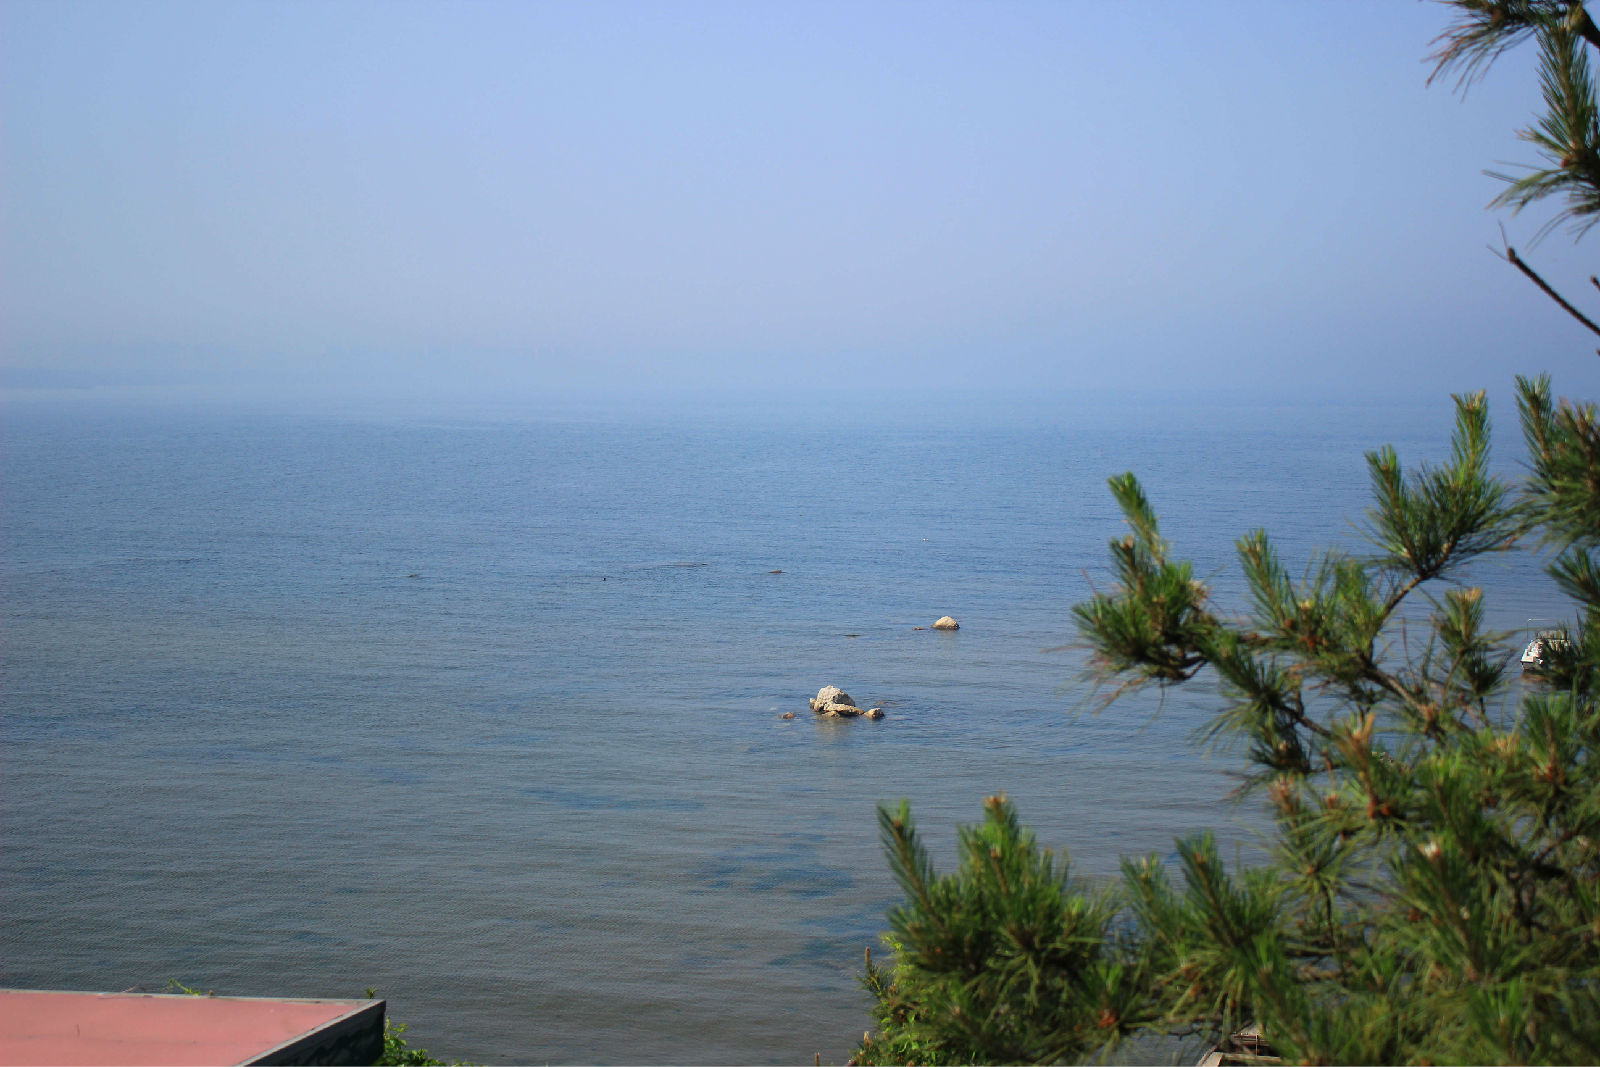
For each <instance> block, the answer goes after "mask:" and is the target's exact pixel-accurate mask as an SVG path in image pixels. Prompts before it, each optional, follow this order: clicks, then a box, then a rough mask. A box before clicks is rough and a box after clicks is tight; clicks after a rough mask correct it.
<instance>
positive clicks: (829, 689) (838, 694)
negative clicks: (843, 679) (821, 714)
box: [811, 685, 856, 711]
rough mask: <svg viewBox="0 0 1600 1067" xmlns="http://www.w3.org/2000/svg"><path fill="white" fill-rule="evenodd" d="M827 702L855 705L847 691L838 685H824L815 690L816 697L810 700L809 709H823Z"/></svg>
mask: <svg viewBox="0 0 1600 1067" xmlns="http://www.w3.org/2000/svg"><path fill="white" fill-rule="evenodd" d="M828 704H848V705H849V706H850V707H855V705H856V702H855V701H854V700H851V699H850V694H849V693H846V692H845V691H844V690H843V689H840V688H839V687H838V686H836V685H825V686H823V687H822V688H821V689H819V690H817V695H816V697H815V698H813V699H812V701H811V710H812V711H823V710H825V707H826V705H828Z"/></svg>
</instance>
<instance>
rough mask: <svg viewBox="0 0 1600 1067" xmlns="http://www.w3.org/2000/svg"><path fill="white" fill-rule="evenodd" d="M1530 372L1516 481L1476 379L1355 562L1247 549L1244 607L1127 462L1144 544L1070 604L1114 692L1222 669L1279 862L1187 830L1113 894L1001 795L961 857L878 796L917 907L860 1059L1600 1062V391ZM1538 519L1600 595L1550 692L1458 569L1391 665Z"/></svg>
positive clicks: (1117, 545)
mask: <svg viewBox="0 0 1600 1067" xmlns="http://www.w3.org/2000/svg"><path fill="white" fill-rule="evenodd" d="M1521 391H1522V401H1521V402H1522V409H1523V424H1524V430H1525V433H1526V436H1527V439H1528V442H1529V447H1530V450H1531V451H1532V453H1533V458H1532V462H1531V463H1530V469H1531V472H1532V473H1531V475H1530V478H1529V481H1528V484H1527V485H1526V486H1525V487H1524V488H1523V491H1522V493H1521V494H1520V496H1517V495H1514V494H1513V493H1512V491H1511V487H1510V486H1507V485H1505V484H1504V483H1502V482H1501V481H1499V480H1498V479H1496V478H1494V477H1493V476H1491V475H1490V474H1489V473H1488V421H1487V415H1486V412H1485V409H1484V404H1483V398H1482V397H1481V396H1471V397H1463V398H1458V399H1457V407H1456V434H1455V444H1454V448H1453V450H1452V454H1451V456H1450V458H1449V460H1448V461H1447V462H1446V463H1444V464H1442V465H1440V466H1438V467H1427V466H1424V467H1421V468H1419V469H1418V470H1416V471H1414V472H1411V473H1409V474H1407V473H1405V472H1403V471H1402V469H1401V466H1400V463H1399V461H1398V459H1397V458H1396V457H1395V456H1394V453H1393V452H1392V450H1388V449H1384V450H1381V451H1379V452H1376V453H1373V454H1372V455H1371V456H1370V457H1369V465H1370V467H1371V470H1372V476H1373V501H1374V506H1373V510H1372V512H1371V513H1370V515H1369V531H1370V534H1371V539H1372V541H1373V542H1374V545H1375V547H1376V552H1375V553H1374V554H1373V555H1372V556H1371V557H1370V558H1368V559H1364V560H1356V559H1351V558H1347V557H1344V556H1341V555H1338V554H1332V553H1330V554H1328V555H1325V556H1324V558H1323V559H1322V560H1321V561H1320V563H1319V564H1318V565H1317V566H1315V567H1313V568H1312V569H1311V571H1310V573H1309V577H1308V578H1306V579H1305V580H1303V581H1299V582H1295V581H1293V580H1291V579H1290V577H1289V574H1288V570H1287V569H1286V567H1285V566H1284V565H1283V563H1282V562H1281V561H1280V560H1279V558H1278V556H1277V554H1276V552H1275V550H1274V549H1273V547H1272V544H1271V542H1270V540H1269V538H1268V537H1267V535H1266V534H1264V533H1261V532H1256V533H1252V534H1249V535H1247V536H1245V537H1244V538H1242V539H1241V540H1240V542H1239V544H1238V554H1239V559H1240V563H1241V565H1242V567H1243V569H1244V573H1245V577H1246V580H1247V585H1248V587H1249V591H1250V601H1251V604H1250V608H1251V610H1250V612H1249V614H1248V615H1246V616H1244V617H1242V618H1233V617H1229V616H1226V615H1223V614H1221V613H1220V612H1218V611H1217V609H1216V608H1215V606H1214V605H1213V604H1212V602H1211V600H1210V597H1209V594H1208V591H1207V590H1206V589H1205V587H1204V586H1203V585H1201V584H1199V583H1197V582H1195V581H1194V580H1193V579H1192V578H1191V577H1190V575H1191V570H1190V568H1189V566H1188V565H1187V564H1186V563H1181V562H1175V561H1173V560H1172V559H1170V558H1169V555H1168V551H1167V548H1166V545H1165V543H1164V542H1163V541H1162V540H1161V538H1160V535H1159V531H1158V527H1157V523H1156V519H1155V516H1154V514H1153V511H1152V510H1151V508H1150V506H1149V504H1148V502H1147V501H1146V500H1145V498H1144V495H1143V493H1142V492H1141V491H1140V489H1139V487H1138V484H1137V482H1136V481H1135V480H1134V479H1133V478H1132V476H1131V475H1122V476H1119V477H1117V478H1113V479H1112V480H1111V486H1112V492H1113V493H1114V494H1115V495H1116V497H1117V500H1118V502H1119V503H1121V504H1122V507H1123V512H1124V514H1125V515H1126V516H1127V520H1128V524H1129V527H1130V529H1131V531H1132V532H1131V533H1130V535H1129V536H1128V537H1125V538H1123V539H1122V540H1120V541H1114V542H1112V559H1113V564H1114V566H1115V567H1116V569H1117V574H1118V578H1119V581H1118V585H1117V587H1116V589H1115V590H1113V591H1112V592H1109V593H1104V594H1101V595H1099V596H1097V597H1095V598H1094V600H1092V601H1091V602H1089V603H1088V604H1085V605H1083V606H1081V607H1079V608H1078V609H1077V618H1078V623H1079V626H1080V628H1081V630H1082V633H1083V636H1084V638H1085V640H1086V641H1087V642H1088V644H1089V646H1090V648H1091V650H1092V654H1093V663H1094V667H1095V669H1096V671H1097V673H1098V674H1099V675H1100V676H1101V677H1102V678H1105V679H1106V680H1108V681H1110V682H1114V683H1116V684H1117V685H1118V686H1119V691H1126V690H1127V689H1129V688H1137V687H1139V686H1143V685H1149V684H1156V685H1174V684H1182V683H1183V682H1185V681H1187V680H1188V679H1190V678H1193V677H1194V676H1195V675H1196V674H1197V673H1198V672H1199V671H1201V670H1203V669H1205V668H1207V667H1210V668H1212V669H1213V671H1214V672H1215V675H1216V677H1217V678H1218V680H1219V683H1220V686H1219V689H1220V692H1221V694H1222V697H1223V706H1222V708H1221V709H1220V711H1219V713H1218V714H1217V716H1216V718H1215V719H1214V720H1213V721H1212V723H1211V724H1210V726H1209V732H1210V734H1211V735H1212V736H1213V737H1216V738H1219V739H1224V740H1232V741H1236V742H1239V744H1240V747H1241V748H1243V749H1244V751H1245V753H1246V756H1247V770H1246V772H1245V779H1246V783H1247V788H1248V789H1251V790H1254V791H1256V792H1257V793H1258V794H1264V796H1265V798H1266V799H1267V801H1268V802H1269V804H1270V809H1271V811H1272V813H1273V815H1274V818H1275V824H1276V838H1275V840H1274V842H1273V846H1272V854H1271V856H1270V859H1269V861H1268V862H1265V863H1262V864H1260V865H1258V866H1256V867H1253V868H1248V869H1243V870H1229V869H1228V868H1227V866H1226V865H1225V864H1224V863H1223V862H1222V860H1221V858H1220V857H1219V855H1218V852H1217V848H1216V845H1215V843H1214V842H1213V841H1212V839H1211V838H1210V837H1209V836H1201V837H1196V838H1192V839H1188V840H1184V841H1180V842H1178V854H1179V857H1180V870H1179V871H1178V872H1177V879H1174V877H1173V874H1172V873H1170V872H1168V871H1167V870H1166V869H1165V868H1163V866H1162V865H1161V864H1160V863H1158V862H1157V861H1156V860H1155V859H1153V858H1148V859H1142V860H1130V861H1127V862H1125V863H1124V866H1123V876H1122V879H1121V883H1120V884H1119V885H1116V886H1111V887H1102V888H1098V889H1095V888H1091V887H1088V886H1086V885H1083V884H1081V883H1079V882H1076V881H1074V880H1072V879H1070V878H1069V877H1068V873H1067V864H1066V860H1065V858H1064V857H1062V858H1058V857H1054V856H1052V855H1050V854H1049V853H1047V852H1044V851H1042V850H1040V849H1039V848H1038V847H1037V845H1036V843H1035V842H1034V839H1033V836H1032V834H1031V833H1030V832H1028V831H1027V830H1026V829H1024V828H1023V827H1022V826H1021V825H1020V824H1019V822H1018V820H1017V816H1016V813H1015V811H1014V810H1013V809H1012V807H1011V805H1010V804H1009V803H1007V802H1006V801H1005V800H1004V798H999V797H997V798H991V799H990V800H989V801H988V803H987V806H986V813H985V821H984V822H983V823H982V824H981V825H979V826H977V827H970V828H966V829H964V830H962V831H961V837H960V855H961V861H960V865H959V866H958V868H957V869H956V870H955V871H954V872H952V873H950V874H948V875H944V876H940V875H938V874H936V873H935V872H934V870H933V869H932V865H931V864H930V862H929V860H928V856H927V853H926V851H925V849H924V848H923V846H922V844H921V843H920V841H919V840H918V838H917V835H916V831H915V828H914V826H913V824H912V819H911V813H910V811H909V808H908V807H907V806H906V805H905V804H904V803H902V804H901V806H900V807H899V808H898V809H893V810H891V809H888V808H885V809H882V810H881V811H880V822H881V826H882V832H883V838H884V844H885V849H886V851H887V853H888V856H889V862H890V866H891V868H892V869H893V871H894V874H895V876H896V878H897V879H898V880H899V882H900V885H901V887H902V889H903V890H904V892H905V902H904V903H903V904H901V905H900V906H898V907H896V908H895V909H894V910H893V911H891V912H890V915H889V921H890V926H891V931H892V934H891V936H892V938H893V941H894V944H895V946H896V961H895V966H894V970H893V972H892V973H891V974H889V975H885V974H884V973H883V972H882V971H880V970H878V969H877V968H874V967H872V966H870V964H869V968H868V974H867V977H866V979H865V982H866V985H867V987H868V988H869V989H870V990H871V991H872V992H873V994H874V996H875V999H876V1001H877V1014H878V1032H877V1034H876V1035H870V1036H869V1039H868V1040H867V1041H865V1042H864V1043H863V1044H862V1046H861V1048H860V1049H859V1050H858V1054H857V1060H858V1062H862V1063H891V1062H893V1063H908V1062H918V1063H968V1062H1033V1063H1046V1062H1058V1061H1062V1060H1074V1059H1081V1058H1085V1057H1098V1056H1103V1055H1106V1054H1108V1053H1110V1052H1111V1051H1113V1050H1114V1049H1116V1048H1117V1047H1118V1046H1120V1045H1122V1044H1123V1043H1124V1042H1126V1041H1127V1040H1129V1039H1130V1038H1132V1037H1134V1036H1136V1035H1140V1034H1151V1033H1161V1034H1167V1035H1178V1036H1184V1035H1199V1036H1202V1037H1204V1038H1206V1039H1207V1040H1211V1041H1219V1040H1221V1039H1223V1038H1225V1037H1227V1036H1228V1035H1229V1034H1232V1033H1235V1032H1237V1031H1238V1030H1239V1029H1240V1028H1242V1027H1244V1026H1246V1025H1248V1024H1251V1023H1254V1024H1257V1025H1259V1026H1260V1028H1261V1030H1262V1032H1263V1034H1264V1035H1265V1036H1266V1037H1267V1038H1268V1040H1269V1041H1270V1042H1271V1044H1272V1046H1273V1048H1274V1050H1275V1051H1276V1052H1277V1053H1278V1054H1280V1055H1282V1056H1284V1057H1286V1058H1288V1059H1291V1060H1298V1061H1303V1062H1322V1063H1330V1062H1382V1063H1413V1062H1415V1063H1422V1062H1435V1063H1438V1062H1578V1061H1585V1062H1587V1061H1592V1060H1593V1059H1594V1058H1595V1057H1596V1056H1597V1055H1600V705H1597V703H1596V698H1595V693H1594V688H1595V684H1594V679H1595V678H1596V677H1600V641H1597V640H1596V639H1595V637H1594V635H1595V633H1596V632H1597V629H1600V627H1596V626H1595V625H1594V620H1595V616H1596V613H1597V612H1600V580H1597V578H1600V573H1597V572H1600V567H1597V563H1596V558H1595V548H1596V545H1597V543H1600V524H1597V523H1596V522H1595V521H1594V516H1595V515H1596V510H1595V508H1596V505H1597V503H1600V448H1597V447H1596V446H1597V438H1596V433H1595V430H1596V421H1595V417H1594V411H1593V409H1592V408H1588V407H1582V408H1580V407H1575V406H1573V405H1554V404H1552V403H1551V402H1550V400H1549V395H1548V385H1547V384H1546V383H1543V382H1542V381H1525V382H1523V383H1522V384H1521ZM1519 535H1521V536H1526V537H1528V538H1530V539H1531V538H1532V537H1533V536H1535V535H1537V536H1540V537H1542V538H1543V539H1544V540H1545V541H1547V542H1549V543H1551V544H1553V545H1555V546H1556V548H1557V550H1558V555H1557V557H1556V561H1555V563H1554V564H1552V567H1551V572H1552V574H1554V575H1555V577H1556V578H1557V580H1558V581H1559V582H1560V584H1561V587H1562V589H1563V590H1564V591H1565V592H1566V593H1567V594H1568V595H1570V596H1571V597H1572V598H1573V599H1574V601H1575V604H1576V606H1577V608H1578V611H1579V620H1578V623H1577V624H1576V625H1575V626H1572V627H1570V628H1569V629H1568V633H1569V634H1570V635H1571V637H1572V640H1571V641H1570V642H1569V643H1568V645H1567V646H1566V647H1565V648H1564V650H1563V651H1562V653H1561V654H1560V655H1559V656H1558V657H1556V662H1554V663H1553V664H1552V665H1551V669H1550V672H1549V674H1548V676H1547V684H1546V685H1545V686H1543V687H1542V688H1537V689H1530V690H1529V691H1528V692H1527V694H1526V695H1525V697H1524V699H1523V700H1522V702H1521V704H1520V706H1516V705H1514V704H1512V703H1511V702H1510V700H1509V699H1508V697H1507V693H1506V686H1507V684H1508V683H1507V678H1506V671H1505V666H1506V660H1507V658H1508V655H1509V654H1510V652H1511V650H1510V649H1508V648H1506V647H1504V646H1501V645H1499V644H1497V643H1496V641H1495V639H1494V636H1493V635H1490V634H1488V633H1486V632H1485V631H1484V626H1483V619H1484V605H1483V598H1482V595H1481V593H1480V591H1479V590H1477V589H1475V588H1470V587H1461V586H1449V587H1446V588H1443V589H1442V591H1441V592H1439V594H1438V595H1437V596H1436V597H1434V598H1432V599H1431V600H1430V601H1429V603H1430V604H1431V613H1430V619H1429V622H1430V623H1431V625H1430V627H1429V629H1430V633H1431V639H1430V640H1428V641H1426V642H1424V643H1423V644H1422V645H1421V647H1417V646H1416V645H1415V643H1413V645H1412V648H1411V654H1410V655H1409V656H1398V655H1397V654H1396V651H1395V648H1394V647H1393V646H1394V644H1395V643H1396V642H1395V638H1396V636H1397V633H1398V630H1399V626H1400V620H1399V612H1400V608H1401V605H1402V604H1404V603H1405V602H1406V601H1407V600H1408V598H1411V597H1414V596H1418V595H1426V593H1427V590H1429V589H1432V588H1434V587H1435V586H1438V585H1440V584H1441V583H1445V582H1447V579H1448V577H1449V576H1454V575H1459V574H1460V572H1461V567H1462V565H1463V564H1465V563H1466V562H1467V561H1469V560H1470V559H1472V558H1474V557H1477V556H1481V555H1484V554H1486V553H1493V552H1500V551H1505V550H1507V549H1509V548H1511V547H1512V546H1513V544H1514V543H1515V542H1516V540H1517V538H1518V537H1519ZM1408 625H1409V626H1410V627H1411V628H1412V630H1413V631H1414V630H1415V628H1416V625H1417V621H1416V619H1415V618H1411V619H1409V620H1408Z"/></svg>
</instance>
